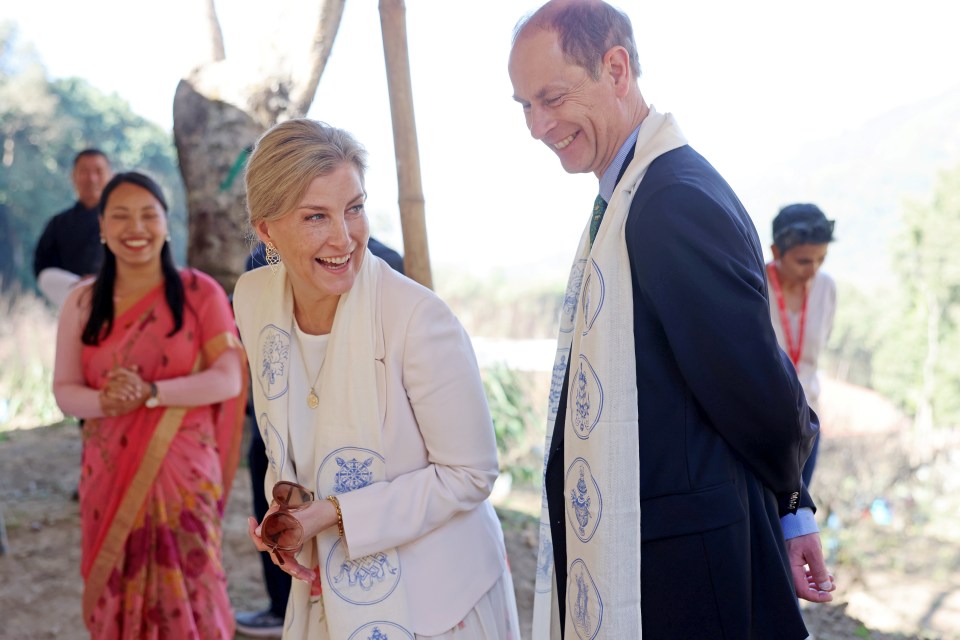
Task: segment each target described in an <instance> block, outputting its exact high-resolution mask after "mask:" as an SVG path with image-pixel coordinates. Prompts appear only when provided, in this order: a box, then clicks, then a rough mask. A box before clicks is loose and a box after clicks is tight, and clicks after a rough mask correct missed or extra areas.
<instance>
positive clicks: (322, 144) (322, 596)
mask: <svg viewBox="0 0 960 640" xmlns="http://www.w3.org/2000/svg"><path fill="white" fill-rule="evenodd" d="M365 168H366V154H365V152H364V150H363V149H362V147H361V146H360V145H359V144H358V143H357V142H356V140H354V138H353V137H352V136H351V135H350V134H349V133H347V132H345V131H342V130H340V129H336V128H334V127H330V126H328V125H325V124H322V123H319V122H315V121H311V120H306V119H299V120H291V121H287V122H284V123H281V124H279V125H277V126H275V127H274V128H273V129H271V130H270V131H268V132H267V133H266V134H265V135H264V136H263V137H262V138H261V139H260V141H259V142H258V143H257V146H256V148H255V149H254V151H253V154H252V156H251V157H250V161H249V164H248V167H247V174H246V184H247V200H248V207H249V212H250V223H251V225H252V227H253V229H254V230H255V232H256V234H257V236H258V237H259V239H260V240H261V241H263V242H264V243H265V245H266V247H267V258H268V263H269V264H270V266H269V267H262V268H260V269H257V270H255V271H251V272H248V273H246V274H244V276H243V277H242V278H241V279H240V281H239V282H238V283H237V287H236V290H235V293H234V309H235V312H236V316H237V322H238V325H239V327H240V333H241V337H242V340H243V343H244V345H245V347H246V349H247V353H248V354H249V356H250V358H251V360H250V362H251V368H252V372H253V378H254V380H253V393H254V403H255V408H256V415H257V423H258V426H259V428H260V432H261V434H262V436H263V439H264V442H265V445H266V451H267V457H268V458H269V469H268V472H267V478H266V481H265V485H266V486H265V488H266V492H267V494H268V495H273V497H274V504H273V506H272V507H271V508H270V510H269V511H268V513H267V515H266V517H265V518H264V519H263V521H262V522H261V523H259V524H258V523H257V522H256V521H255V520H253V519H251V522H250V536H251V538H252V539H253V541H254V544H255V545H256V547H257V549H259V550H261V551H269V552H271V554H272V557H273V558H274V561H275V562H276V564H278V565H281V566H282V567H283V569H284V570H285V571H287V572H288V573H290V574H291V575H292V576H293V577H295V578H297V580H295V581H294V584H293V589H292V591H291V595H290V599H289V602H288V605H287V611H286V617H285V624H284V637H285V638H333V639H337V640H339V639H351V640H359V639H361V638H362V639H363V640H368V639H383V638H390V640H398V639H401V638H402V639H410V640H412V639H413V638H456V639H464V640H466V639H471V638H477V639H486V638H504V639H506V638H512V639H514V640H519V633H518V625H517V614H516V602H515V598H514V593H513V583H512V579H511V577H510V573H509V570H508V568H507V563H506V553H505V549H504V544H503V536H502V532H501V529H500V524H499V522H498V519H497V517H496V513H495V512H494V510H493V507H492V506H491V505H490V503H489V501H488V500H487V497H488V496H489V494H490V490H491V488H492V486H493V481H494V479H495V478H496V475H497V472H498V466H497V452H496V446H495V442H494V435H493V428H492V424H491V421H490V414H489V411H488V409H487V406H486V401H485V398H484V394H483V387H482V384H481V381H480V376H479V372H478V369H477V363H476V358H475V356H474V353H473V351H472V348H471V344H470V341H469V339H468V337H467V335H466V333H465V332H464V330H463V328H462V327H461V326H460V324H459V322H458V321H457V319H456V318H455V317H454V316H453V314H452V313H451V312H450V310H449V309H448V308H447V306H446V305H445V304H444V303H443V302H442V301H440V300H439V299H438V298H437V297H436V296H435V295H434V294H433V293H432V292H431V291H429V290H427V289H425V288H423V287H421V286H420V285H418V284H416V283H414V282H413V281H411V280H408V279H406V278H405V277H403V276H401V275H399V274H397V273H395V272H394V271H393V270H392V269H391V268H390V267H389V266H388V265H387V264H386V263H385V262H383V261H382V260H380V259H379V258H377V257H375V256H374V255H372V254H371V253H370V252H369V251H368V249H367V242H368V239H369V236H370V232H369V227H368V223H367V215H366V212H365V210H364V201H365V200H366V192H365V190H364V180H363V177H364V170H365Z"/></svg>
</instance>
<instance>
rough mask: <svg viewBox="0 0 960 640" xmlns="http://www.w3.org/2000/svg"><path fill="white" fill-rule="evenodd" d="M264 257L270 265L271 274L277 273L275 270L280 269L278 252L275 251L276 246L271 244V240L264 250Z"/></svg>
mask: <svg viewBox="0 0 960 640" xmlns="http://www.w3.org/2000/svg"><path fill="white" fill-rule="evenodd" d="M264 257H265V258H266V260H267V265H268V266H269V267H270V272H271V273H273V275H277V271H279V270H280V263H281V262H282V261H281V260H280V252H279V251H277V248H276V247H275V246H273V243H272V242H268V243H267V248H266V250H265V251H264Z"/></svg>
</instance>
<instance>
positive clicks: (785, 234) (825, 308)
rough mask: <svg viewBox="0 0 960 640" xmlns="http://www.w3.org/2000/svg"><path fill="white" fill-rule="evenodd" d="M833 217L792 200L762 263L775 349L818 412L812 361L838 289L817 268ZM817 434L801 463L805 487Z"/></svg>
mask: <svg viewBox="0 0 960 640" xmlns="http://www.w3.org/2000/svg"><path fill="white" fill-rule="evenodd" d="M833 222H834V221H833V220H827V216H825V215H824V213H823V211H821V210H820V208H819V207H817V206H816V205H813V204H791V205H788V206H786V207H784V208H782V209H781V210H780V212H779V213H778V214H777V217H775V218H774V219H773V245H772V246H771V247H770V250H771V251H772V252H773V261H772V262H771V263H770V264H768V265H767V284H768V285H769V288H770V319H771V320H772V321H773V330H774V331H775V332H776V334H777V342H778V343H779V344H780V348H782V349H783V350H784V351H786V352H787V355H789V356H790V360H791V361H792V362H793V366H794V367H796V369H797V377H798V378H799V379H800V385H801V386H802V387H803V393H804V395H805V396H806V397H807V403H808V404H809V405H810V407H811V408H812V409H813V410H814V411H815V412H817V413H818V414H819V413H820V381H819V379H818V377H817V362H818V360H819V359H820V352H821V351H822V350H823V348H824V347H825V346H826V345H827V340H828V339H829V338H830V331H831V330H832V329H833V316H834V312H835V311H836V308H837V287H836V285H835V284H834V283H833V278H831V277H830V276H829V275H827V274H826V273H824V272H823V271H822V270H821V269H820V267H821V266H823V261H824V260H825V259H826V257H827V245H828V244H829V243H831V242H833ZM819 449H820V438H819V437H818V438H817V440H816V442H814V445H813V451H812V452H811V453H810V457H809V458H807V463H806V464H805V465H804V467H803V483H804V484H805V485H806V486H807V487H809V486H810V482H811V480H812V479H813V468H814V466H815V465H816V462H817V452H818V451H819Z"/></svg>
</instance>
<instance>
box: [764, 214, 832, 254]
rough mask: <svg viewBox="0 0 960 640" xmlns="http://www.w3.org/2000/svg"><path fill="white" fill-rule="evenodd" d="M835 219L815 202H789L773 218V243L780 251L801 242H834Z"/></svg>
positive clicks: (785, 250)
mask: <svg viewBox="0 0 960 640" xmlns="http://www.w3.org/2000/svg"><path fill="white" fill-rule="evenodd" d="M833 226H834V221H833V220H827V216H826V215H824V213H823V211H821V210H820V207H818V206H817V205H815V204H806V203H801V204H789V205H787V206H785V207H783V208H782V209H780V212H779V213H778V214H777V217H775V218H774V219H773V244H775V245H777V248H778V249H779V250H780V253H781V254H783V253H786V252H787V251H789V250H790V249H792V248H794V247H796V246H797V245H801V244H827V243H828V242H833Z"/></svg>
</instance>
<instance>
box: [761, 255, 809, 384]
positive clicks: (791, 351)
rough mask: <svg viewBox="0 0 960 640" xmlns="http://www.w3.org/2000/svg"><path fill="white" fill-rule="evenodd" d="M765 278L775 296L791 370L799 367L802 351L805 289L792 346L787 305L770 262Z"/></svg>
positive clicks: (805, 306)
mask: <svg viewBox="0 0 960 640" xmlns="http://www.w3.org/2000/svg"><path fill="white" fill-rule="evenodd" d="M767 276H768V278H769V280H770V284H771V285H772V286H773V292H774V294H776V296H777V308H778V309H779V310H780V324H781V325H782V326H783V335H784V337H786V339H787V355H789V356H790V360H791V361H792V362H793V368H794V369H796V368H797V367H798V366H799V365H800V353H801V352H802V351H803V336H804V333H805V332H806V329H807V298H808V297H809V296H808V295H807V290H806V287H804V290H803V306H802V307H801V308H800V332H799V333H800V335H799V336H798V339H797V346H796V347H794V346H793V332H792V331H791V330H790V318H788V317H787V305H786V303H784V301H783V289H782V288H781V287H780V277H779V276H778V275H777V268H776V267H775V266H774V265H773V263H772V262H771V263H770V264H768V265H767Z"/></svg>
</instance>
